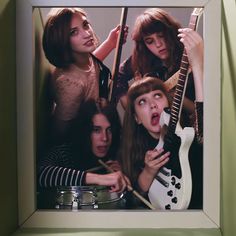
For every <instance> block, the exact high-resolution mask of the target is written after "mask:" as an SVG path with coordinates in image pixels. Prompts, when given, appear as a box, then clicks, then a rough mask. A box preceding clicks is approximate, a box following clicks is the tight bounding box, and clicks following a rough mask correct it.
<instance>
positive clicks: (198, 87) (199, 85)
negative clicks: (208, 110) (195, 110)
mask: <svg viewBox="0 0 236 236" xmlns="http://www.w3.org/2000/svg"><path fill="white" fill-rule="evenodd" d="M178 36H179V37H180V41H181V42H182V43H183V44H184V47H185V50H186V53H187V56H188V60H189V65H190V67H191V69H192V72H193V79H194V87H195V99H196V101H199V102H203V97H204V95H203V64H204V58H203V54H204V45H203V40H202V37H201V36H200V35H199V34H198V33H197V32H196V31H194V30H192V29H189V28H184V29H179V34H178Z"/></svg>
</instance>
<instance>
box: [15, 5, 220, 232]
mask: <svg viewBox="0 0 236 236" xmlns="http://www.w3.org/2000/svg"><path fill="white" fill-rule="evenodd" d="M60 6H71V7H75V6H79V7H82V8H83V7H87V6H94V7H97V6H100V7H103V6H110V7H117V6H119V7H123V6H130V7H146V6H148V7H204V15H203V26H204V27H203V36H204V78H205V79H204V171H203V172H204V173H203V174H204V176H203V178H204V186H203V209H202V210H186V211H144V210H142V211H138V210H136V211H133V210H128V211H125V210H116V211H113V210H109V211H102V210H99V211H80V212H75V211H63V212H59V211H57V210H37V209H36V196H35V195H36V180H35V178H36V174H35V163H36V160H35V152H36V151H35V104H34V100H35V97H34V81H33V68H34V65H33V63H34V62H33V61H34V60H33V52H34V44H33V40H32V38H33V37H32V35H33V25H32V24H33V23H32V12H33V9H34V8H35V7H60ZM16 17H17V18H16V19H17V22H16V23H17V32H16V33H17V45H16V47H17V55H16V60H17V155H18V199H19V200H18V202H19V204H18V206H19V226H20V227H22V228H74V229H75V228H80V229H82V228H90V229H91V228H96V229H99V228H219V227H220V147H221V140H220V137H221V89H220V88H221V81H220V80H221V62H220V58H221V54H220V47H221V1H220V0H182V1H181V2H180V1H175V0H146V1H142V0H136V1H131V0H126V1H121V0H113V1H109V0H99V1H97V0H57V1H46V0H17V16H16ZM212 65H213V66H214V67H213V66H212ZM104 219H106V220H105V221H104Z"/></svg>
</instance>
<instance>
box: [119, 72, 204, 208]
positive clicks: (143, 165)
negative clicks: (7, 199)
mask: <svg viewBox="0 0 236 236" xmlns="http://www.w3.org/2000/svg"><path fill="white" fill-rule="evenodd" d="M194 82H195V80H194ZM195 88H196V90H195V92H196V102H202V100H203V97H202V85H201V82H200V83H198V80H197V79H196V83H195ZM171 100H172V98H171V96H170V95H169V93H168V92H167V91H166V89H165V87H164V84H163V81H161V80H160V79H159V78H156V77H152V76H149V75H146V76H144V77H143V78H140V79H139V80H136V81H134V83H133V84H132V85H131V86H130V88H129V90H128V93H127V107H126V111H125V116H124V122H123V129H122V130H123V132H122V145H121V152H120V158H121V165H122V171H123V172H124V174H125V175H126V176H127V177H128V178H129V180H130V182H131V184H132V185H133V186H134V188H136V189H137V190H138V191H139V192H140V193H141V194H143V195H144V196H145V197H147V198H148V196H147V194H148V191H149V188H150V186H151V184H152V182H153V180H154V178H155V176H156V175H157V173H158V171H159V170H160V168H161V167H163V166H164V165H166V164H167V163H168V161H169V159H170V158H171V153H170V152H169V151H168V150H164V149H163V148H161V149H159V150H158V149H157V148H156V147H157V144H158V142H159V138H160V134H161V132H163V131H162V130H163V128H162V127H161V125H160V118H161V114H162V112H163V110H164V109H168V108H169V107H170V106H171ZM193 123H194V124H195V125H194V128H195V132H196V137H199V138H202V133H203V124H202V113H201V111H199V110H195V117H194V121H193ZM168 139H169V140H168V141H169V142H171V145H172V149H171V151H172V152H178V147H179V144H180V139H179V138H178V137H177V136H176V135H172V136H170V137H169V138H168ZM200 153H201V149H199V148H198V147H197V148H196V147H194V148H192V149H191V150H190V152H189V162H190V165H191V169H192V176H193V179H194V180H196V182H194V183H193V185H194V186H193V194H192V199H191V202H190V205H189V208H191V209H200V208H201V207H202V155H199V154H200ZM157 194H158V193H157ZM128 199H129V198H128ZM139 204H140V203H138V202H137V200H135V199H132V196H130V202H129V205H130V206H131V208H136V207H140V205H139Z"/></svg>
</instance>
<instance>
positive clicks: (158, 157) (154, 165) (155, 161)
mask: <svg viewBox="0 0 236 236" xmlns="http://www.w3.org/2000/svg"><path fill="white" fill-rule="evenodd" d="M169 156H170V152H166V153H164V149H159V150H157V149H154V150H149V151H147V152H146V155H145V158H144V163H145V167H144V169H145V170H146V172H147V173H148V174H149V175H151V176H152V177H153V178H154V176H155V175H156V174H157V172H158V171H159V169H160V168H161V167H162V166H164V165H165V164H166V163H167V162H168V161H169Z"/></svg>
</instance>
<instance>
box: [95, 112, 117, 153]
mask: <svg viewBox="0 0 236 236" xmlns="http://www.w3.org/2000/svg"><path fill="white" fill-rule="evenodd" d="M92 121H93V130H92V133H91V143H92V152H93V154H94V155H95V156H97V157H105V156H106V155H107V153H108V151H109V148H110V146H111V142H112V132H111V124H110V122H109V121H108V120H107V118H106V117H105V116H104V115H103V114H96V115H95V116H94V117H93V120H92Z"/></svg>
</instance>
